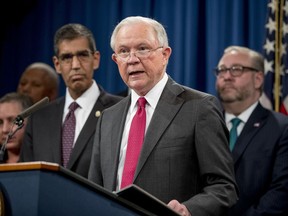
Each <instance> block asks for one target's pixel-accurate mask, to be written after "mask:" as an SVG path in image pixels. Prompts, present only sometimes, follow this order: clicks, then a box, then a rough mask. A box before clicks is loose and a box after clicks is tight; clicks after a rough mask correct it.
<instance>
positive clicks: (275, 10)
mask: <svg viewBox="0 0 288 216" xmlns="http://www.w3.org/2000/svg"><path fill="white" fill-rule="evenodd" d="M267 7H268V16H267V23H266V25H265V27H266V40H265V44H264V46H263V48H264V58H265V81H264V92H263V95H262V97H261V99H260V101H261V103H262V104H263V105H264V106H265V107H267V108H268V109H273V110H275V111H277V112H282V113H284V114H286V115H288V53H287V48H288V47H287V43H288V0H270V2H269V3H268V5H267Z"/></svg>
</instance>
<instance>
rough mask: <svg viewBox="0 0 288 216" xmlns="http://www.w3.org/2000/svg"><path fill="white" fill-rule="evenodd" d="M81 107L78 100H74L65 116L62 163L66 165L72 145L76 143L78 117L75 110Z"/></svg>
mask: <svg viewBox="0 0 288 216" xmlns="http://www.w3.org/2000/svg"><path fill="white" fill-rule="evenodd" d="M78 107H79V105H78V104H77V103H76V102H72V103H71V104H70V106H69V112H68V114H67V115H66V117H65V120H64V124H63V127H62V163H63V166H64V167H66V166H67V163H68V161H69V158H70V154H71V150H72V146H73V143H74V136H75V127H76V118H75V114H74V111H75V110H76V109H77V108H78Z"/></svg>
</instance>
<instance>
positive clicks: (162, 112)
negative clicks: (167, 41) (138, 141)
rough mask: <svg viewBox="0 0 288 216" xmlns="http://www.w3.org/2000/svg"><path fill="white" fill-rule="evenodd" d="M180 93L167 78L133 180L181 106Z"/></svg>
mask: <svg viewBox="0 0 288 216" xmlns="http://www.w3.org/2000/svg"><path fill="white" fill-rule="evenodd" d="M181 92H183V88H181V87H180V86H179V85H177V84H175V83H174V81H173V80H172V79H170V78H169V80H168V83H167V84H166V86H165V88H164V90H163V93H162V95H161V97H160V99H159V101H158V104H157V107H156V109H155V111H154V114H153V117H152V119H151V122H150V125H149V127H148V129H147V132H146V135H145V140H144V143H143V147H142V151H141V155H140V159H139V163H138V166H137V169H136V173H135V177H134V179H135V178H136V177H137V175H138V174H139V172H140V171H141V169H142V167H143V166H144V164H145V162H146V160H147V159H148V157H149V155H150V154H151V152H152V151H153V149H154V148H155V146H156V144H157V143H158V141H159V139H160V138H161V136H162V135H163V133H164V132H165V130H166V128H167V127H168V126H169V125H170V123H171V121H172V120H173V118H174V117H175V115H176V114H177V113H178V112H179V110H180V108H181V106H182V105H183V103H184V101H183V99H181V98H179V97H177V96H178V94H180V93H181Z"/></svg>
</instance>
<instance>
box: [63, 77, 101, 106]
mask: <svg viewBox="0 0 288 216" xmlns="http://www.w3.org/2000/svg"><path fill="white" fill-rule="evenodd" d="M99 95H100V90H99V88H98V86H97V84H96V81H95V80H93V83H92V85H91V86H90V88H88V89H87V90H86V91H85V92H84V93H83V94H82V95H81V96H80V97H78V98H77V99H76V100H75V101H76V102H77V103H78V105H79V106H80V108H84V109H85V108H87V107H88V106H89V105H90V104H91V103H92V102H93V104H94V102H96V100H97V99H98V97H99ZM73 101H74V99H73V98H72V97H71V95H70V93H69V91H68V88H66V97H65V107H64V109H68V107H69V105H70V104H71V103H72V102H73Z"/></svg>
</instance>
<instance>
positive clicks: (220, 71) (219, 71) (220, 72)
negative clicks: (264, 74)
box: [214, 65, 259, 77]
mask: <svg viewBox="0 0 288 216" xmlns="http://www.w3.org/2000/svg"><path fill="white" fill-rule="evenodd" d="M227 71H229V72H230V75H231V76H232V77H239V76H241V75H242V74H243V72H245V71H259V70H257V69H255V68H252V67H245V66H241V65H236V66H232V67H230V68H220V67H219V68H215V69H214V73H215V75H216V77H223V76H224V74H225V73H226V72H227Z"/></svg>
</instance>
